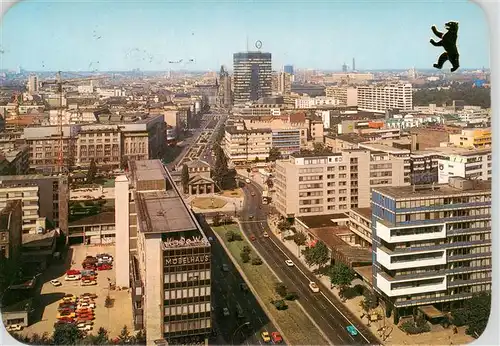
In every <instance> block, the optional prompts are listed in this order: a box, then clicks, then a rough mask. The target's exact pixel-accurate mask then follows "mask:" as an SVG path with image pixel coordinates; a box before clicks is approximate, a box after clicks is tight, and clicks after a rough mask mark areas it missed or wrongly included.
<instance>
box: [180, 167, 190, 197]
mask: <svg viewBox="0 0 500 346" xmlns="http://www.w3.org/2000/svg"><path fill="white" fill-rule="evenodd" d="M181 182H182V187H183V189H184V193H186V192H187V191H188V187H189V186H188V185H189V168H188V166H187V165H186V164H184V165H182V172H181Z"/></svg>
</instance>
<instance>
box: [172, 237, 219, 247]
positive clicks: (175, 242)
mask: <svg viewBox="0 0 500 346" xmlns="http://www.w3.org/2000/svg"><path fill="white" fill-rule="evenodd" d="M164 244H165V247H167V248H176V247H190V246H199V245H208V244H209V242H208V240H206V239H204V238H202V237H191V239H186V238H184V237H181V238H180V239H174V238H167V240H165V241H164Z"/></svg>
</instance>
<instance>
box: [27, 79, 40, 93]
mask: <svg viewBox="0 0 500 346" xmlns="http://www.w3.org/2000/svg"><path fill="white" fill-rule="evenodd" d="M38 91H39V89H38V76H37V75H31V76H29V77H28V93H29V94H36V93H38Z"/></svg>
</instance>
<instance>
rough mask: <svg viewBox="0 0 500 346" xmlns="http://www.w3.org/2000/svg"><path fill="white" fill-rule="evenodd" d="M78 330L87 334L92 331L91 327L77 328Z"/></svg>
mask: <svg viewBox="0 0 500 346" xmlns="http://www.w3.org/2000/svg"><path fill="white" fill-rule="evenodd" d="M78 329H80V330H81V331H84V332H89V331H91V330H92V326H89V325H84V326H83V327H78Z"/></svg>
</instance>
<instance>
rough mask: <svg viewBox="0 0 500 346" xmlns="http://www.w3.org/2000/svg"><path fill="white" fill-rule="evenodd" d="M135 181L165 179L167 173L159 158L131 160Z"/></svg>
mask: <svg viewBox="0 0 500 346" xmlns="http://www.w3.org/2000/svg"><path fill="white" fill-rule="evenodd" d="M130 165H131V166H132V172H133V173H134V176H135V181H151V180H165V179H166V178H167V173H166V172H165V168H164V167H163V164H162V163H161V161H160V160H141V161H132V162H131V163H130Z"/></svg>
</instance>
